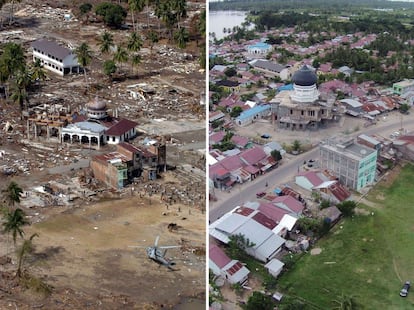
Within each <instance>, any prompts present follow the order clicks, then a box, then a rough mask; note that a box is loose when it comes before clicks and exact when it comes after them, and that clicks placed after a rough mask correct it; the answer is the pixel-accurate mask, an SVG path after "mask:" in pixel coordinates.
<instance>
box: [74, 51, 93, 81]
mask: <svg viewBox="0 0 414 310" xmlns="http://www.w3.org/2000/svg"><path fill="white" fill-rule="evenodd" d="M75 55H76V57H77V59H78V63H79V64H80V65H81V66H82V68H83V73H84V76H85V83H86V85H88V79H87V78H86V71H87V67H88V66H89V64H90V63H91V61H92V51H91V49H90V47H89V45H88V44H87V43H82V44H81V45H80V46H79V47H78V48H77V49H75Z"/></svg>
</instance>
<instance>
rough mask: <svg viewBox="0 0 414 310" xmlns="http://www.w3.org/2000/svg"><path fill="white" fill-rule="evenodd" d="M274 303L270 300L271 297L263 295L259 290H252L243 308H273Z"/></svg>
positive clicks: (263, 309)
mask: <svg viewBox="0 0 414 310" xmlns="http://www.w3.org/2000/svg"><path fill="white" fill-rule="evenodd" d="M274 307H275V304H274V303H273V301H272V297H270V296H268V295H265V294H263V293H261V292H257V291H256V292H253V294H252V295H251V296H250V297H249V299H248V300H247V303H246V305H245V306H244V309H245V310H258V309H260V310H273V308H274Z"/></svg>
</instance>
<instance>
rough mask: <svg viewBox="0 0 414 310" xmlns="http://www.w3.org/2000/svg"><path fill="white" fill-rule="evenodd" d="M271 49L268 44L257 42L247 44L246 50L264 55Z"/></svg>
mask: <svg viewBox="0 0 414 310" xmlns="http://www.w3.org/2000/svg"><path fill="white" fill-rule="evenodd" d="M272 50H273V48H272V46H271V45H270V44H267V43H264V42H258V43H256V44H252V45H248V46H247V52H248V53H249V54H253V55H266V54H268V53H270V52H271V51H272Z"/></svg>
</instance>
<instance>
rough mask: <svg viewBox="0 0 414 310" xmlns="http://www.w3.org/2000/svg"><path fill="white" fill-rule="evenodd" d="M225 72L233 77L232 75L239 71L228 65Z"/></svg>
mask: <svg viewBox="0 0 414 310" xmlns="http://www.w3.org/2000/svg"><path fill="white" fill-rule="evenodd" d="M224 74H225V75H226V76H227V77H232V76H235V75H236V74H237V71H236V69H234V68H233V67H228V68H226V70H224Z"/></svg>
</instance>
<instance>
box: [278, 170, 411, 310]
mask: <svg viewBox="0 0 414 310" xmlns="http://www.w3.org/2000/svg"><path fill="white" fill-rule="evenodd" d="M368 199H369V200H370V201H372V202H375V203H376V204H377V205H378V207H376V208H374V207H371V208H368V207H364V208H366V209H367V210H369V211H372V212H374V215H358V216H355V217H354V218H352V219H351V218H348V219H345V220H342V221H341V222H340V223H339V224H337V225H336V226H335V228H334V229H333V230H332V231H331V232H330V233H329V234H328V235H327V236H326V237H324V238H323V239H321V240H320V241H318V243H317V244H316V245H315V247H320V248H321V249H322V252H321V254H319V255H314V256H312V255H310V254H306V255H305V256H304V257H303V258H302V259H301V260H300V261H299V262H297V264H296V265H295V266H294V267H293V268H292V270H290V271H288V272H286V273H285V274H283V275H282V276H281V277H280V279H279V288H280V290H281V291H283V292H284V293H286V294H287V295H291V296H299V297H301V298H302V299H303V300H306V301H308V303H309V304H311V305H313V307H312V308H314V309H332V308H333V303H332V300H334V299H336V298H337V297H338V296H340V295H341V294H345V295H348V296H353V297H354V298H355V300H356V301H357V302H358V304H359V305H361V306H362V307H361V308H363V309H414V287H413V288H412V290H411V292H410V294H409V295H408V297H407V298H402V297H400V296H399V290H400V289H401V287H402V285H403V282H402V281H404V282H405V281H406V280H410V281H411V282H412V283H414V166H412V165H407V166H405V167H404V168H403V170H402V172H401V174H400V176H399V177H398V179H397V180H396V181H395V182H394V183H393V184H392V186H390V187H388V188H387V187H384V186H381V185H378V186H377V187H376V188H375V189H373V190H372V191H371V192H370V194H369V196H368ZM399 277H401V280H400V279H399Z"/></svg>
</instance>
